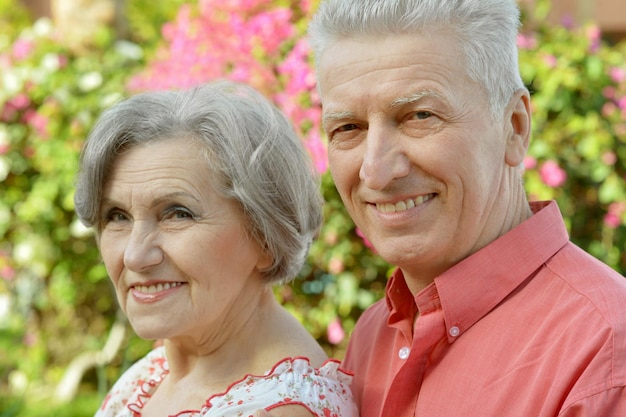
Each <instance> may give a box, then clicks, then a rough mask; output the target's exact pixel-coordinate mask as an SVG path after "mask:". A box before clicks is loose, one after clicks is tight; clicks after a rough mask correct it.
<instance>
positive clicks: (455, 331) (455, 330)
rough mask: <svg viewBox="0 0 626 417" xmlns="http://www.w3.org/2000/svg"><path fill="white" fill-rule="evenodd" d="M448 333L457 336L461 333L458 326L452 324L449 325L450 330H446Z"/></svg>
mask: <svg viewBox="0 0 626 417" xmlns="http://www.w3.org/2000/svg"><path fill="white" fill-rule="evenodd" d="M448 333H450V336H452V337H457V336H458V335H460V334H461V330H459V328H458V327H456V326H452V327H450V330H448Z"/></svg>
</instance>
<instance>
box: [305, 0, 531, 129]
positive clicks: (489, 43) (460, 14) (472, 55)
mask: <svg viewBox="0 0 626 417" xmlns="http://www.w3.org/2000/svg"><path fill="white" fill-rule="evenodd" d="M519 26H520V12H519V8H518V6H517V4H516V2H515V0H323V1H322V3H321V4H320V7H319V10H318V12H317V14H316V15H315V16H314V18H313V20H312V22H311V24H310V26H309V38H310V43H311V46H312V48H313V51H314V52H315V57H316V65H317V64H318V63H319V59H320V57H321V56H322V55H323V54H324V50H325V49H326V48H327V47H328V46H330V45H332V44H334V43H336V42H337V41H340V40H342V39H355V38H356V39H358V38H359V37H362V36H368V35H373V36H384V35H389V34H406V33H408V34H411V33H424V34H429V33H430V32H431V31H433V30H439V29H444V30H450V31H452V33H454V34H455V36H456V38H457V39H458V41H459V45H460V47H461V50H462V51H463V54H464V57H465V64H466V67H467V73H468V75H469V77H470V78H471V79H473V80H475V81H477V82H478V83H479V84H480V85H482V86H483V87H484V89H485V93H486V94H487V99H488V102H489V107H490V110H491V113H492V116H494V117H495V118H496V119H500V118H501V116H502V112H503V110H504V108H505V106H506V105H507V103H508V102H509V100H510V99H511V97H512V95H513V94H514V93H515V92H516V91H518V90H519V89H523V88H525V86H524V83H523V82H522V78H521V76H520V73H519V67H518V49H517V35H518V29H519Z"/></svg>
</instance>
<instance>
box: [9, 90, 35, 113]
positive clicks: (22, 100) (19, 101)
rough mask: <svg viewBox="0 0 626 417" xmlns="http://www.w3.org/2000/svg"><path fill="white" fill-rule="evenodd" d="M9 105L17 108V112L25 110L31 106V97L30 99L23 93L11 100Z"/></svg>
mask: <svg viewBox="0 0 626 417" xmlns="http://www.w3.org/2000/svg"><path fill="white" fill-rule="evenodd" d="M8 104H10V105H11V106H13V107H15V109H17V110H24V109H25V108H26V107H28V106H29V105H30V97H28V96H27V95H26V94H24V93H21V94H18V95H16V96H14V97H13V98H12V99H11V100H9V102H8Z"/></svg>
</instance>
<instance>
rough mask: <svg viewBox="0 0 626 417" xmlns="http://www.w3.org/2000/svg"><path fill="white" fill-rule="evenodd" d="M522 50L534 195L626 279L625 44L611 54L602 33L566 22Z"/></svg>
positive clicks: (526, 40) (528, 37)
mask: <svg viewBox="0 0 626 417" xmlns="http://www.w3.org/2000/svg"><path fill="white" fill-rule="evenodd" d="M541 3H543V8H542V7H538V10H539V11H540V12H541V10H547V8H546V7H545V6H546V4H547V2H545V1H544V2H541ZM544 17H545V16H543V15H536V16H534V19H535V20H536V21H539V22H541V21H543V19H544ZM530 23H531V24H530V25H529V26H531V27H532V23H533V22H532V20H531V21H530ZM518 43H519V46H520V63H521V71H522V76H523V78H524V80H525V81H526V82H527V83H528V85H529V87H530V90H531V94H532V103H533V136H532V138H531V144H530V150H529V157H528V158H527V159H526V161H525V165H526V169H527V173H526V189H527V191H528V193H529V196H530V198H531V199H556V200H557V201H558V202H559V206H560V208H561V211H562V212H563V215H564V216H565V220H566V223H567V226H568V229H569V231H570V234H571V238H572V240H573V241H574V242H575V243H577V244H578V245H579V246H581V247H582V248H583V249H585V250H587V251H588V252H590V253H592V254H593V255H594V256H596V257H598V258H600V259H601V260H603V261H604V262H606V263H608V264H609V265H610V266H612V267H613V268H615V269H617V270H618V271H619V272H621V273H622V274H625V273H626V252H624V248H625V247H626V43H624V42H622V43H621V44H618V45H613V46H612V47H609V46H608V45H607V44H606V43H604V42H603V41H602V39H601V33H600V30H599V29H598V28H597V27H596V26H594V25H587V26H583V27H571V26H569V25H568V23H567V22H564V25H563V26H556V27H555V26H546V25H539V26H538V27H537V28H536V30H534V31H529V32H526V33H524V34H523V35H521V36H520V38H519V42H518Z"/></svg>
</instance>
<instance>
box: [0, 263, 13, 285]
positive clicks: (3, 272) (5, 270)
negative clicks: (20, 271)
mask: <svg viewBox="0 0 626 417" xmlns="http://www.w3.org/2000/svg"><path fill="white" fill-rule="evenodd" d="M0 276H1V277H2V278H3V279H4V280H6V281H12V280H13V279H14V278H15V269H13V268H11V267H10V266H8V265H5V266H3V267H2V269H0Z"/></svg>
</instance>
